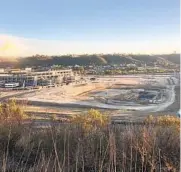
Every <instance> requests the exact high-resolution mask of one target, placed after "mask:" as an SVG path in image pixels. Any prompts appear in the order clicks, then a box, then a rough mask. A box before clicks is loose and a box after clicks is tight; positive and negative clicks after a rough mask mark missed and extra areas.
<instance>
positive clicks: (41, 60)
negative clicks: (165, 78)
mask: <svg viewBox="0 0 181 172" xmlns="http://www.w3.org/2000/svg"><path fill="white" fill-rule="evenodd" d="M130 63H134V64H137V65H141V64H147V65H153V64H163V65H164V64H167V65H174V64H175V65H178V64H180V54H167V55H133V54H128V55H125V54H106V55H104V54H99V55H97V54H94V55H63V56H44V55H35V56H32V57H25V58H16V59H15V58H2V57H0V67H5V66H12V65H14V66H15V67H26V66H50V65H55V64H56V65H57V64H58V65H64V66H68V65H70V66H71V65H76V64H77V65H108V64H130Z"/></svg>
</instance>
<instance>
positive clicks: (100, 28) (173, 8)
mask: <svg viewBox="0 0 181 172" xmlns="http://www.w3.org/2000/svg"><path fill="white" fill-rule="evenodd" d="M179 8H180V5H179V0H89V1H88V0H29V1H25V0H1V2H0V13H1V17H0V55H32V54H49V55H51V54H52V55H55V54H67V53H68V54H71V53H114V52H115V53H170V52H173V51H179V48H180V46H179V37H180V35H179Z"/></svg>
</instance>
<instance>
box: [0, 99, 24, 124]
mask: <svg viewBox="0 0 181 172" xmlns="http://www.w3.org/2000/svg"><path fill="white" fill-rule="evenodd" d="M25 118H27V115H26V114H25V113H24V111H23V108H22V106H20V105H18V104H17V103H16V101H15V100H10V101H8V102H6V103H1V104H0V123H6V122H14V123H22V121H23V119H25Z"/></svg>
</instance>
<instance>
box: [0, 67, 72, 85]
mask: <svg viewBox="0 0 181 172" xmlns="http://www.w3.org/2000/svg"><path fill="white" fill-rule="evenodd" d="M73 79H74V74H73V72H72V70H71V69H68V70H47V71H32V70H30V69H28V70H18V71H3V72H0V82H1V86H2V85H4V86H5V85H7V84H8V83H11V84H12V83H19V86H24V87H25V86H38V85H39V86H45V85H52V84H61V83H62V82H65V81H66V80H67V81H70V80H73ZM3 83H4V84H3ZM11 84H10V85H11Z"/></svg>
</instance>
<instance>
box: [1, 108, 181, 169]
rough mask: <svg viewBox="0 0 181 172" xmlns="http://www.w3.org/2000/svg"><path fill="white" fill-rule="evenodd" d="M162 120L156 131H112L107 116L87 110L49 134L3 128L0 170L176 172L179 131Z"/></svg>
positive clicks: (124, 127)
mask: <svg viewBox="0 0 181 172" xmlns="http://www.w3.org/2000/svg"><path fill="white" fill-rule="evenodd" d="M53 119H54V117H53ZM163 119H164V120H165V119H168V117H162V119H159V120H158V119H155V120H156V121H161V122H160V123H159V125H157V124H156V123H152V119H149V120H148V121H147V123H145V124H143V125H142V126H140V125H139V126H138V125H131V124H130V125H111V124H110V123H109V120H108V118H107V116H104V115H103V114H101V113H100V112H98V111H96V110H90V111H89V112H88V114H86V115H82V116H77V117H75V118H74V119H72V121H71V122H72V123H70V124H66V125H63V124H60V125H59V126H54V124H53V123H52V126H51V127H50V128H48V129H39V130H38V131H36V130H35V129H33V128H32V126H24V125H23V124H22V123H19V124H17V123H3V124H1V125H0V170H1V171H4V172H5V171H13V172H15V171H16V172H74V171H75V172H79V171H82V172H83V171H84V172H91V171H92V172H139V171H140V172H155V171H162V172H164V171H165V172H168V171H173V172H177V171H179V168H180V167H179V161H180V142H179V139H180V138H179V134H180V130H178V129H176V130H175V125H176V126H177V125H178V123H177V122H173V123H172V122H169V123H167V125H165V124H164V125H163V123H164V122H163V121H164V120H163ZM169 119H170V118H169ZM171 119H172V118H171ZM172 120H173V119H172ZM175 120H176V121H177V119H175ZM150 121H151V122H150ZM173 121H174V120H173Z"/></svg>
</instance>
